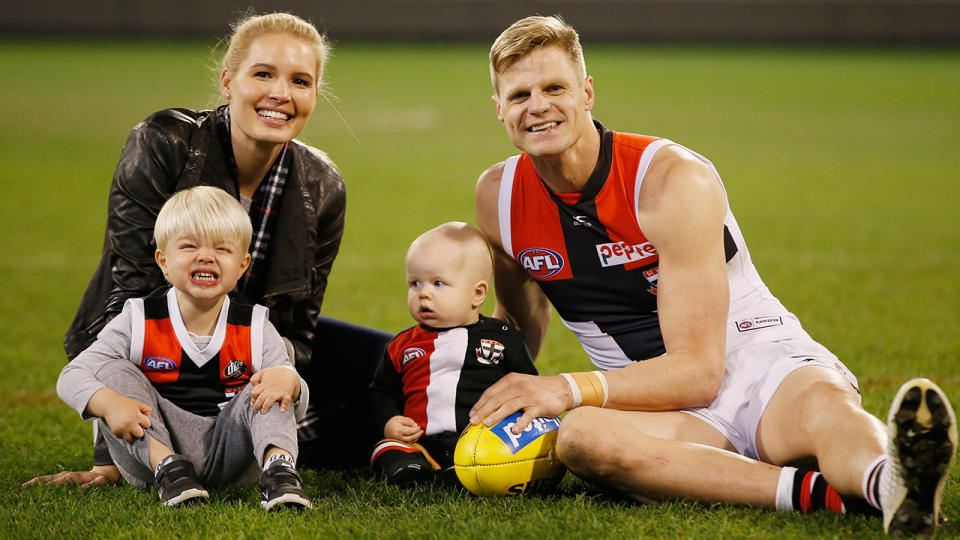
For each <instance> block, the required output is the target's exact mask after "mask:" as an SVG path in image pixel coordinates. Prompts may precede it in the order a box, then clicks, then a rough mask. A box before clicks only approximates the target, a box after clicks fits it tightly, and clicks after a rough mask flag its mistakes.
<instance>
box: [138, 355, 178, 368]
mask: <svg viewBox="0 0 960 540" xmlns="http://www.w3.org/2000/svg"><path fill="white" fill-rule="evenodd" d="M143 367H145V368H147V369H148V370H150V371H174V370H176V369H177V364H176V363H174V361H173V360H170V359H169V358H163V357H162V356H151V357H150V358H146V359H144V361H143Z"/></svg>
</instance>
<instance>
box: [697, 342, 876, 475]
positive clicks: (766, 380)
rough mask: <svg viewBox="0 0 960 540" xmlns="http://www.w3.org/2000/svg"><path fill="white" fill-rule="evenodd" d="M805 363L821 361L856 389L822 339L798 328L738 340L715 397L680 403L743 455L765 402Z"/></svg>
mask: <svg viewBox="0 0 960 540" xmlns="http://www.w3.org/2000/svg"><path fill="white" fill-rule="evenodd" d="M806 366H823V367H826V368H829V369H833V370H836V371H838V372H839V373H840V374H841V375H843V376H844V377H845V378H846V379H847V380H848V381H849V382H850V384H851V385H853V388H854V389H857V393H858V394H859V388H860V386H859V385H858V384H857V378H856V377H855V376H854V375H853V373H851V372H850V370H848V369H847V367H846V366H844V365H843V363H842V362H840V360H839V359H838V358H837V357H836V356H835V355H834V354H833V353H831V352H830V351H828V350H827V349H826V347H824V346H823V345H820V344H819V343H817V342H816V341H814V340H813V338H811V337H810V336H809V335H808V334H807V333H806V332H804V331H803V330H799V331H798V332H795V333H793V336H791V337H788V338H785V339H778V340H776V341H768V340H761V339H759V336H758V339H757V340H755V341H748V342H746V343H743V344H742V345H741V346H740V347H738V348H736V349H734V350H732V351H728V352H727V358H726V365H725V367H724V373H723V381H722V382H721V383H720V390H719V392H718V393H717V398H716V399H715V400H714V402H713V403H712V404H711V405H710V406H709V407H705V408H699V409H684V410H682V411H681V412H685V413H687V414H690V415H692V416H695V417H697V418H699V419H701V420H703V421H704V422H706V423H708V424H710V425H711V426H713V427H714V428H715V429H716V430H717V431H719V432H720V433H722V434H723V435H724V436H725V437H726V438H727V440H728V441H730V443H731V444H733V446H734V447H735V448H736V449H737V452H738V453H740V454H741V455H744V456H746V457H748V458H752V459H759V456H758V454H757V427H758V426H759V424H760V418H761V417H762V416H763V412H764V410H765V409H766V408H767V404H768V403H769V402H770V399H771V398H772V397H773V394H774V393H775V392H776V391H777V389H778V388H779V387H780V383H782V382H783V380H784V379H785V378H786V377H787V375H789V374H790V373H792V372H793V370H795V369H799V368H802V367H806Z"/></svg>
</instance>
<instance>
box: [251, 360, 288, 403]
mask: <svg viewBox="0 0 960 540" xmlns="http://www.w3.org/2000/svg"><path fill="white" fill-rule="evenodd" d="M250 384H252V385H253V390H252V391H251V393H250V396H251V405H253V410H254V411H259V412H261V413H263V414H266V413H267V411H269V410H270V407H272V406H273V404H274V403H278V402H279V403H280V410H281V411H283V412H286V410H287V405H290V402H291V401H296V400H297V399H298V398H299V397H300V376H299V375H297V370H295V369H293V368H292V367H289V366H274V367H271V368H267V369H264V370H260V371H258V372H256V373H254V374H253V377H250Z"/></svg>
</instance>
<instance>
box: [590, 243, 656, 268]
mask: <svg viewBox="0 0 960 540" xmlns="http://www.w3.org/2000/svg"><path fill="white" fill-rule="evenodd" d="M597 255H599V256H600V266H604V267H606V266H616V265H620V264H627V263H632V262H639V261H642V260H644V259H650V258H653V257H656V256H657V248H655V247H653V244H651V243H650V242H643V243H642V244H633V245H631V244H627V243H626V242H611V243H609V244H597Z"/></svg>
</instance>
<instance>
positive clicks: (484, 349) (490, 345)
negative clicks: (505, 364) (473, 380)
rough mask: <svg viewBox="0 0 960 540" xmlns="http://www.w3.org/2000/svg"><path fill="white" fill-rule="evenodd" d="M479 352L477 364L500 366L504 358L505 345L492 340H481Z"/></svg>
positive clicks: (477, 349)
mask: <svg viewBox="0 0 960 540" xmlns="http://www.w3.org/2000/svg"><path fill="white" fill-rule="evenodd" d="M475 350H476V351H477V362H480V363H481V364H488V365H490V364H493V365H496V364H499V363H500V360H501V359H502V358H503V343H500V342H499V341H494V340H492V339H481V340H480V346H479V347H477V348H476V349H475Z"/></svg>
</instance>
